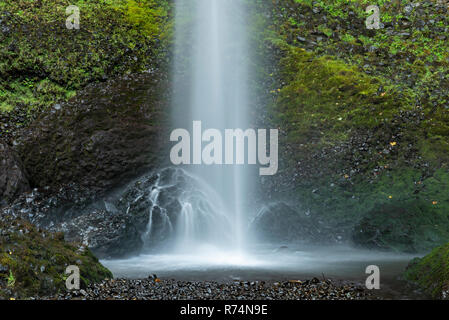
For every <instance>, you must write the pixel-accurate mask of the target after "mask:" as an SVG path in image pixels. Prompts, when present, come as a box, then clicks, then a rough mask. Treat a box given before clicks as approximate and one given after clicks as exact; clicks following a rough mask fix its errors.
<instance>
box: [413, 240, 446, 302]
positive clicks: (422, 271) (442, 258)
mask: <svg viewBox="0 0 449 320" xmlns="http://www.w3.org/2000/svg"><path fill="white" fill-rule="evenodd" d="M405 278H406V279H408V280H410V281H413V282H415V283H417V284H418V285H419V286H420V287H421V288H422V289H424V290H425V291H426V292H427V293H429V294H430V295H432V296H433V297H434V298H436V299H449V244H447V245H445V246H442V247H439V248H436V249H434V250H433V251H432V252H431V253H430V254H428V255H427V256H425V257H424V258H422V259H420V258H417V259H414V260H412V262H410V264H409V266H408V267H407V270H406V272H405Z"/></svg>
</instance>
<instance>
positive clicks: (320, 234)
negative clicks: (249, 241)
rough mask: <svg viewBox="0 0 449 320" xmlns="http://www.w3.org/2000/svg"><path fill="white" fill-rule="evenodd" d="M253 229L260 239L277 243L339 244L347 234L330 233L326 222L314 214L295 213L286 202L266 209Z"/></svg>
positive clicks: (299, 211)
mask: <svg viewBox="0 0 449 320" xmlns="http://www.w3.org/2000/svg"><path fill="white" fill-rule="evenodd" d="M250 228H251V231H252V232H253V233H255V234H256V235H257V236H258V237H259V238H260V239H262V240H264V241H271V242H277V243H288V242H303V243H308V244H320V243H337V242H341V241H343V240H344V237H345V236H344V234H343V233H342V234H339V233H338V231H335V230H333V231H332V230H328V228H327V227H326V225H325V223H324V222H323V221H320V220H317V219H316V218H315V217H314V216H312V215H311V214H310V212H308V211H305V212H304V211H302V210H298V211H297V210H294V209H293V208H292V207H291V206H289V205H287V204H286V203H283V202H277V203H272V204H270V205H268V206H265V207H264V208H262V210H260V212H259V214H258V215H257V216H256V218H255V219H254V221H253V223H252V224H251V226H250Z"/></svg>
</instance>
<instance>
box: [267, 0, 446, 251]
mask: <svg viewBox="0 0 449 320" xmlns="http://www.w3.org/2000/svg"><path fill="white" fill-rule="evenodd" d="M375 3H376V1H374V2H372V1H338V0H335V1H298V0H296V1H293V0H285V1H281V2H280V4H279V5H278V6H273V7H272V11H273V14H272V16H273V17H276V21H275V22H274V23H272V25H271V26H270V27H268V28H267V30H266V31H265V34H264V37H265V43H266V47H268V48H269V50H270V53H271V55H274V56H275V57H276V58H274V59H273V61H278V63H273V64H275V66H270V67H267V68H266V70H265V72H264V73H263V72H261V74H264V77H265V79H267V78H270V79H269V81H265V82H266V83H268V87H269V89H268V90H267V91H269V95H270V96H268V95H267V97H266V100H267V101H271V102H270V103H269V104H270V112H269V115H268V116H269V119H270V121H271V125H272V126H274V127H278V128H280V130H281V141H280V147H281V150H280V152H281V153H282V154H281V155H280V158H281V163H280V174H279V177H278V178H277V181H276V182H274V184H275V186H277V185H282V187H279V188H277V189H279V190H280V191H279V195H278V196H280V197H281V196H286V195H285V190H287V193H288V196H287V197H289V198H293V199H299V201H300V202H301V204H303V205H305V207H307V208H309V209H310V210H311V211H312V212H314V213H315V214H319V215H320V216H322V217H323V219H324V220H326V221H327V222H330V223H332V224H334V225H335V227H336V228H340V229H346V228H349V229H350V228H353V229H352V230H348V232H349V233H351V234H352V236H351V237H352V239H353V240H354V241H355V242H356V243H358V244H360V245H363V246H366V247H374V248H381V249H393V250H397V251H409V252H417V251H426V250H429V249H430V248H433V247H435V246H437V245H441V244H443V243H446V242H447V241H448V240H449V196H448V195H447V192H445V190H446V191H447V190H448V189H447V188H448V187H449V173H448V170H447V165H448V163H449V157H448V155H449V143H448V141H449V139H448V135H449V118H448V117H449V94H448V92H449V91H448V89H449V78H448V76H447V74H449V70H448V69H449V68H448V67H449V60H448V58H449V42H448V41H447V40H445V39H446V38H445V37H444V32H445V31H444V30H445V28H447V26H449V20H448V15H447V14H445V15H442V14H439V15H438V14H437V13H439V12H440V11H441V12H443V11H444V10H446V11H444V12H447V8H446V9H444V8H443V7H441V6H430V5H428V3H423V4H422V5H421V6H420V7H418V8H415V7H410V8H411V9H412V10H411V9H410V8H407V10H408V12H409V13H406V10H405V7H406V6H407V5H408V4H410V2H408V1H397V2H390V1H377V4H378V5H379V6H380V8H381V17H382V22H383V23H384V27H383V28H382V29H380V30H368V29H367V28H366V27H365V19H366V17H367V16H368V14H366V13H365V12H364V11H365V8H366V6H367V5H368V4H375ZM303 22H306V23H303ZM412 27H413V28H412ZM410 30H414V32H411V31H410ZM436 88H438V89H436ZM286 186H287V187H286ZM399 212H400V213H401V214H399ZM361 230H362V231H363V232H360V231H361Z"/></svg>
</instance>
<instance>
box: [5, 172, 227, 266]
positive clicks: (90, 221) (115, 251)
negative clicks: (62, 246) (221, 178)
mask: <svg viewBox="0 0 449 320" xmlns="http://www.w3.org/2000/svg"><path fill="white" fill-rule="evenodd" d="M203 192H207V190H206V191H205V190H203V189H201V188H200V187H199V186H198V185H197V182H196V180H195V179H194V178H192V177H190V176H188V175H187V174H186V173H185V172H184V171H182V170H180V169H179V170H178V169H175V168H167V169H163V170H160V171H154V172H153V173H148V174H146V175H143V176H142V177H140V178H139V179H137V180H135V181H133V182H131V183H129V184H128V185H126V186H125V187H124V188H122V189H120V190H116V191H115V192H113V193H109V194H108V195H106V196H101V197H99V196H97V194H96V193H95V192H93V191H92V190H90V189H89V188H86V187H79V186H76V185H73V184H70V185H67V186H66V187H64V188H61V189H60V190H59V191H58V192H57V193H56V194H55V193H53V192H52V191H46V190H45V189H44V190H42V191H39V190H38V189H34V190H33V191H32V192H29V193H25V194H23V195H21V196H20V197H19V198H18V199H16V200H15V201H14V203H13V204H11V205H9V206H7V207H5V208H3V209H2V210H1V211H0V213H2V214H4V215H5V216H11V217H19V218H21V219H26V220H28V221H30V222H31V223H33V224H34V225H36V226H38V227H40V228H43V229H46V230H49V231H51V232H63V233H64V237H65V240H67V241H74V242H78V243H82V244H83V245H85V246H86V247H89V248H90V249H91V250H92V252H94V254H95V255H96V256H97V257H99V258H125V257H129V256H133V255H136V254H139V253H141V252H143V251H149V250H158V249H162V248H167V247H170V246H173V245H176V244H179V241H180V242H183V240H184V238H182V239H179V238H178V237H179V235H180V234H181V235H183V232H182V231H183V230H184V227H185V224H184V223H185V222H186V221H184V220H183V219H180V218H182V217H183V216H185V215H187V216H189V214H192V215H193V214H194V215H195V216H194V217H193V216H190V217H191V218H192V219H193V221H194V222H195V223H194V227H195V228H197V230H199V232H198V233H195V234H194V235H191V236H196V237H202V236H203V237H206V239H211V238H213V236H212V235H210V234H207V231H208V230H209V231H210V230H213V231H212V232H213V235H215V236H217V237H218V238H220V239H223V237H226V234H223V235H222V234H220V232H219V231H217V230H214V228H212V227H213V226H217V225H223V224H225V223H227V220H226V219H225V217H223V216H222V215H221V214H220V212H215V211H214V209H213V208H212V206H211V204H210V203H209V202H208V199H209V198H208V196H207V195H205V194H203ZM187 203H189V204H190V207H191V208H192V210H191V211H189V212H184V211H183V210H184V207H185V206H186V204H187ZM183 212H184V215H183ZM150 222H151V228H149V226H150ZM211 226H212V227H211ZM203 229H204V231H203ZM224 229H226V230H229V229H230V228H229V227H228V228H224ZM195 239H196V240H198V241H201V239H200V238H195ZM178 240H179V241H178Z"/></svg>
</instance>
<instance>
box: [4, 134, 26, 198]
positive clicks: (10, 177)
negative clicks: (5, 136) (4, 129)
mask: <svg viewBox="0 0 449 320" xmlns="http://www.w3.org/2000/svg"><path fill="white" fill-rule="evenodd" d="M29 189H30V185H29V183H28V179H27V177H26V173H25V170H24V168H23V165H22V162H21V161H20V158H19V157H18V156H17V154H16V153H15V152H14V151H13V150H12V149H11V148H10V147H9V146H8V145H7V144H6V143H4V142H3V141H1V140H0V206H1V205H3V204H6V203H7V202H8V201H10V200H11V199H12V198H13V197H15V196H17V195H20V194H21V193H23V192H26V191H28V190H29Z"/></svg>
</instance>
